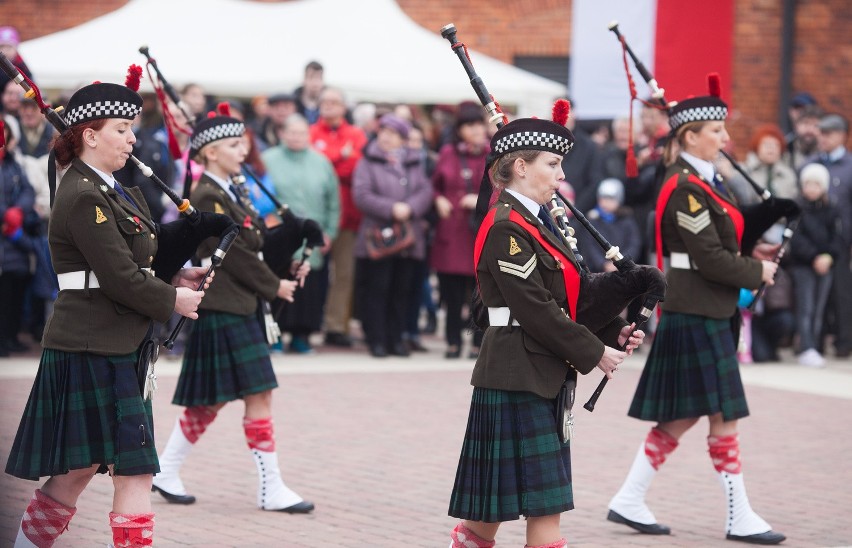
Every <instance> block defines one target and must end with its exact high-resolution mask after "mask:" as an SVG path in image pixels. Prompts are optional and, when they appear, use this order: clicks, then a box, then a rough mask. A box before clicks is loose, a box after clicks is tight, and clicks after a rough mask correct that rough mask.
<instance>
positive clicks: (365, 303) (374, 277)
mask: <svg viewBox="0 0 852 548" xmlns="http://www.w3.org/2000/svg"><path fill="white" fill-rule="evenodd" d="M417 263H418V261H417V260H415V259H409V258H405V257H389V258H386V259H380V260H378V261H374V260H371V259H358V262H357V266H356V268H357V271H358V274H357V278H358V289H359V293H360V294H359V295H358V297H357V299H358V302H359V303H360V304H359V311H360V314H359V318H360V320H361V327H362V328H363V329H364V336H365V338H366V339H367V344H369V345H370V346H375V345H385V346H391V347H392V346H393V345H395V344H397V343H400V342H402V332H403V331H405V326H406V318H407V313H408V299H409V295H410V294H411V278H412V276H413V275H414V270H415V268H416V265H417Z"/></svg>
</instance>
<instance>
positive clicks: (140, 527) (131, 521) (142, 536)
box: [109, 512, 154, 548]
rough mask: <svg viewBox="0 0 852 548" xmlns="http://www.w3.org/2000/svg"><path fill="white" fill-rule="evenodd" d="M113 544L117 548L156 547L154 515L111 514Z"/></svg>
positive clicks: (110, 524)
mask: <svg viewBox="0 0 852 548" xmlns="http://www.w3.org/2000/svg"><path fill="white" fill-rule="evenodd" d="M109 526H110V527H112V544H113V546H115V548H139V547H143V546H153V545H154V514H152V513H149V514H119V513H117V512H110V513H109Z"/></svg>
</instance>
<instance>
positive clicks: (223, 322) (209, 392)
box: [172, 310, 278, 407]
mask: <svg viewBox="0 0 852 548" xmlns="http://www.w3.org/2000/svg"><path fill="white" fill-rule="evenodd" d="M277 386H278V382H277V381H276V380H275V372H274V371H273V370H272V361H271V360H270V359H269V347H268V345H267V343H266V335H265V334H264V333H263V332H262V331H261V328H260V323H259V322H258V320H257V316H255V315H254V314H250V315H248V316H239V315H236V314H228V313H225V312H211V311H205V310H200V311H199V313H198V320H196V321H195V323H194V324H193V326H192V333H191V334H190V335H189V340H188V341H187V343H186V350H185V351H184V355H183V367H182V368H181V372H180V377H179V378H178V382H177V387H176V388H175V395H174V398H173V399H172V403H174V404H176V405H182V406H185V407H193V406H196V405H214V404H217V403H222V402H228V401H233V400H236V399H239V398H242V397H243V396H247V395H250V394H257V393H260V392H265V391H266V390H271V389H273V388H276V387H277Z"/></svg>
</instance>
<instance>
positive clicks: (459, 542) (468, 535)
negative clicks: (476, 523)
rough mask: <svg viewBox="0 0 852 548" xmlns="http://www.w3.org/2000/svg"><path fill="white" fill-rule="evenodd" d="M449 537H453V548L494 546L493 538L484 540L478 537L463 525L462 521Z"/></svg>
mask: <svg viewBox="0 0 852 548" xmlns="http://www.w3.org/2000/svg"><path fill="white" fill-rule="evenodd" d="M450 538H451V539H453V548H491V547H492V546H494V541H493V540H485V539H484V538H482V537H480V536H479V535H477V534H476V533H474V532H473V531H471V530H470V529H468V528H467V527H465V526H464V522H462V521H460V522H459V524H458V525H456V528H455V529H453V532H452V533H450Z"/></svg>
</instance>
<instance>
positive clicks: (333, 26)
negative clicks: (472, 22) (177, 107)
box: [20, 0, 566, 116]
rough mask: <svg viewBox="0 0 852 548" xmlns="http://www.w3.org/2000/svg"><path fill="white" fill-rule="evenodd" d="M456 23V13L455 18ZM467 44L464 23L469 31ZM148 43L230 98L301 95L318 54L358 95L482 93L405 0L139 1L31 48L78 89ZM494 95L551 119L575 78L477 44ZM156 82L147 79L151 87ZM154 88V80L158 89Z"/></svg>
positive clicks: (46, 77) (185, 74)
mask: <svg viewBox="0 0 852 548" xmlns="http://www.w3.org/2000/svg"><path fill="white" fill-rule="evenodd" d="M449 22H450V21H447V23H449ZM459 37H460V38H461V39H462V40H464V29H459ZM143 45H147V46H148V47H149V48H150V54H151V56H152V57H153V58H154V59H156V61H157V64H158V66H159V68H160V70H162V71H163V74H164V76H165V77H166V79H168V81H169V82H170V83H171V84H173V85H174V86H175V87H180V86H181V85H182V84H185V83H189V82H196V83H199V84H201V85H202V86H203V87H204V88H205V90H206V91H207V92H208V93H211V94H214V95H219V96H234V97H252V96H254V95H259V94H269V93H275V92H280V91H291V90H293V89H294V88H296V87H297V86H298V85H300V84H301V81H302V76H303V72H304V67H305V65H306V64H307V63H308V61H311V60H317V61H319V62H320V63H322V64H323V66H324V68H325V80H326V83H327V84H329V85H334V86H336V87H340V88H341V89H343V90H344V91H345V92H346V94H347V96H348V98H349V99H350V101H376V102H393V103H410V104H438V103H441V104H452V103H457V102H459V101H463V100H474V101H475V100H476V95H475V94H474V92H473V89H472V88H471V86H470V83H469V81H468V78H467V75H466V74H465V72H464V69H463V68H462V66H461V63H460V62H459V60H458V59H457V58H456V55H455V53H454V52H453V51H452V49H451V48H450V44H449V43H448V42H447V41H446V40H445V39H443V38H441V36H440V34H439V29H434V31H433V32H431V31H429V30H426V29H424V28H422V27H420V26H418V25H417V24H416V23H415V22H414V21H412V20H411V19H410V18H409V17H408V16H407V15H406V14H405V13H404V12H403V11H402V10H401V9H400V8H399V6H398V5H397V4H396V2H394V1H393V0H358V1H353V0H295V1H292V2H284V3H274V4H269V3H261V2H251V1H242V0H131V1H130V2H128V3H127V4H126V5H125V6H123V7H122V8H120V9H118V10H116V11H114V12H111V13H109V14H107V15H104V16H102V17H98V18H96V19H93V20H92V21H89V22H88V23H85V24H83V25H80V26H78V27H74V28H72V29H69V30H65V31H61V32H57V33H55V34H51V35H49V36H44V37H42V38H38V39H35V40H30V41H27V42H24V43H23V44H21V46H20V51H21V55H22V56H23V57H24V59H25V60H26V62H27V64H28V65H29V67H30V68H31V69H32V71H33V73H34V75H35V79H36V83H37V84H39V86H40V87H43V88H45V89H75V88H77V87H79V86H81V85H83V84H87V83H90V82H92V81H94V80H101V81H105V82H109V81H112V82H123V78H124V74H125V73H126V70H127V66H128V65H130V64H131V63H136V64H139V65H143V64H144V62H145V58H144V57H143V56H142V55H141V54H140V53H139V52H138V49H139V47H140V46H143ZM470 56H471V58H472V60H473V63H474V66H475V67H476V70H477V72H478V74H479V75H480V76H481V77H482V78H483V80H484V81H485V83H486V85H487V86H488V89H489V92H490V93H492V94H493V95H494V97H495V98H496V99H497V100H498V101H499V102H500V103H502V104H505V105H517V107H518V111H519V113H520V114H521V115H537V116H546V115H547V114H548V113H549V110H550V105H552V102H553V99H554V98H556V97H559V96H564V95H565V93H566V88H565V86H563V85H561V84H558V83H556V82H553V81H552V80H548V79H546V78H542V77H540V76H537V75H535V74H532V73H530V72H527V71H524V70H521V69H519V68H516V67H513V66H511V65H509V64H506V63H503V62H501V61H498V60H496V59H493V58H490V57H487V56H485V55H482V54H478V53H475V52H473V51H471V53H470ZM145 89H146V87H145V80H143V87H142V88H141V90H142V91H144V90H145ZM148 89H150V88H148Z"/></svg>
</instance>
